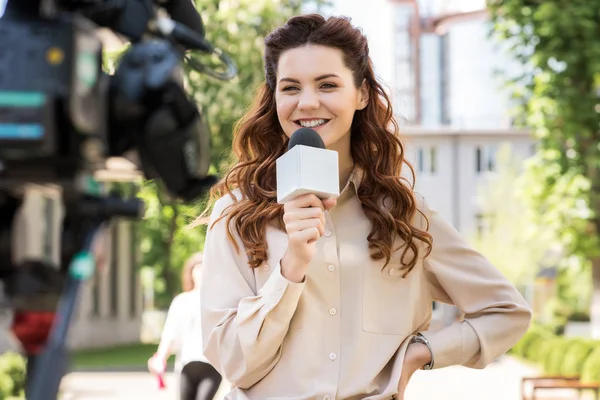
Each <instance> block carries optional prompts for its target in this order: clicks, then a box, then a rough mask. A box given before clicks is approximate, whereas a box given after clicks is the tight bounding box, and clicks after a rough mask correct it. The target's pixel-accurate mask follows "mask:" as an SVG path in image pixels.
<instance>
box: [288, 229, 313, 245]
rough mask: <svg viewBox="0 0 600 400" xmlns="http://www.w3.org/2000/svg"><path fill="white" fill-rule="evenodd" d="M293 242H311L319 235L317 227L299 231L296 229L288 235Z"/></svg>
mask: <svg viewBox="0 0 600 400" xmlns="http://www.w3.org/2000/svg"><path fill="white" fill-rule="evenodd" d="M288 236H289V238H290V241H291V242H293V243H298V244H301V243H313V242H315V241H317V240H319V238H320V237H321V234H320V233H319V230H318V229H317V228H308V229H304V230H301V231H296V232H293V233H291V234H289V235H288Z"/></svg>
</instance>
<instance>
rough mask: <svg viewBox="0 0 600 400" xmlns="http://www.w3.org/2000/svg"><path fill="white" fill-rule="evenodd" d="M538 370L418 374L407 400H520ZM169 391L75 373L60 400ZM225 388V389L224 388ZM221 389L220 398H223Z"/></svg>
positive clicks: (132, 377) (146, 382)
mask: <svg viewBox="0 0 600 400" xmlns="http://www.w3.org/2000/svg"><path fill="white" fill-rule="evenodd" d="M531 374H535V371H534V370H533V369H532V368H530V367H527V366H525V365H523V364H521V363H519V362H517V361H515V360H514V359H512V358H510V357H503V358H502V359H501V360H500V361H498V362H496V363H493V364H491V365H490V366H488V367H487V368H486V369H483V370H474V369H468V368H463V367H449V368H443V369H439V370H434V371H418V372H417V373H416V374H415V375H414V377H413V378H412V379H411V382H410V384H409V387H408V389H407V393H406V398H405V400H520V399H521V397H520V382H521V377H522V376H525V375H531ZM166 383H167V389H166V390H163V391H159V390H158V389H157V383H156V380H155V379H154V378H153V377H152V376H151V375H149V374H147V373H143V372H75V373H71V374H69V375H67V377H65V379H64V381H63V388H64V390H65V396H64V399H61V400H79V399H90V400H101V399H102V400H105V399H106V400H108V399H111V400H125V399H127V400H131V399H144V400H167V399H169V400H176V399H177V397H176V393H177V388H176V378H175V376H174V375H172V374H171V375H168V376H167V379H166ZM223 389H225V388H223ZM224 391H225V390H222V391H221V393H220V394H219V395H217V399H222V398H223V394H224ZM547 394H548V395H544V396H545V397H544V400H549V399H553V400H558V399H575V398H576V397H575V396H574V393H572V392H570V391H566V392H564V391H563V392H555V393H552V392H547Z"/></svg>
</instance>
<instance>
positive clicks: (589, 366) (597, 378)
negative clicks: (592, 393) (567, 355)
mask: <svg viewBox="0 0 600 400" xmlns="http://www.w3.org/2000/svg"><path fill="white" fill-rule="evenodd" d="M581 381H582V382H600V346H598V343H597V342H596V349H595V350H594V351H593V352H592V353H591V354H590V355H589V356H588V358H586V360H585V363H584V364H583V368H582V374H581Z"/></svg>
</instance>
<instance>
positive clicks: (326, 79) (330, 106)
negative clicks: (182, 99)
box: [201, 15, 531, 400]
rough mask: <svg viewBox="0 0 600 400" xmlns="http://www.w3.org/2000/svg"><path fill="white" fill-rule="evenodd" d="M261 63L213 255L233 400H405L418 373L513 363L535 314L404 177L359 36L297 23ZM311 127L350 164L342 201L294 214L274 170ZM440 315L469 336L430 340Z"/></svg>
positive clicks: (345, 29) (208, 265)
mask: <svg viewBox="0 0 600 400" xmlns="http://www.w3.org/2000/svg"><path fill="white" fill-rule="evenodd" d="M264 61H265V73H266V82H265V84H264V85H263V86H262V87H261V88H260V89H259V91H258V94H257V96H256V99H255V101H254V104H253V105H252V107H251V109H250V110H249V111H248V113H247V114H246V115H245V116H244V117H243V118H242V120H241V121H240V122H239V124H238V125H237V127H236V132H235V135H234V143H233V149H234V152H235V155H236V157H237V163H236V164H235V165H233V167H232V168H231V170H230V171H229V172H228V173H227V176H226V177H225V178H224V179H223V180H222V181H221V182H220V183H219V184H217V185H216V186H215V187H214V188H213V191H212V199H213V202H214V203H213V206H212V213H211V217H210V221H209V229H208V231H207V238H206V245H205V250H204V251H205V252H204V257H205V258H204V260H205V270H204V279H203V281H202V290H201V297H202V302H201V304H202V306H201V307H202V332H203V339H204V343H205V347H204V354H205V355H206V357H207V358H208V360H209V361H210V362H211V363H212V364H213V365H214V366H215V368H216V369H217V370H218V371H220V372H221V373H222V374H224V376H225V378H226V379H227V380H228V381H230V382H231V383H232V384H233V390H232V392H231V393H230V394H229V395H228V396H227V397H226V398H227V399H274V398H276V399H324V400H327V399H390V398H398V399H402V398H403V396H404V391H405V388H406V385H407V384H408V381H409V379H410V377H411V376H412V374H413V373H414V372H415V371H416V370H417V369H420V368H423V369H431V368H442V367H446V366H449V365H465V366H467V367H472V368H484V367H485V366H486V365H487V364H489V363H490V362H492V361H493V360H494V359H495V358H496V357H498V356H499V355H501V354H503V353H504V352H505V351H507V350H508V349H509V348H510V347H511V346H512V345H513V344H515V343H516V342H517V341H518V339H519V338H520V337H521V336H522V335H523V334H524V333H525V332H526V330H527V328H528V325H529V322H530V318H531V313H530V308H529V307H528V305H527V304H526V302H525V300H524V299H523V297H522V296H521V295H520V294H519V293H518V291H517V290H516V289H515V288H514V287H513V286H512V285H511V284H510V283H509V282H508V281H507V280H506V279H505V278H504V277H503V276H502V274H501V273H500V272H498V270H497V269H496V268H494V267H493V266H492V265H491V264H490V263H489V262H488V261H487V260H486V259H485V258H484V257H483V256H482V255H480V254H479V253H477V252H476V251H474V250H473V249H471V248H470V247H469V246H468V245H467V243H466V242H465V241H464V240H463V239H462V238H461V237H460V235H459V234H458V233H457V232H456V231H455V230H454V229H453V228H452V227H451V226H450V225H449V224H448V223H447V222H445V221H444V220H443V219H442V218H441V217H440V215H439V214H438V213H437V212H436V211H434V210H432V209H431V208H430V207H429V206H428V205H427V203H426V202H425V200H424V199H422V198H420V197H418V196H417V195H416V194H415V193H414V192H413V186H412V185H411V184H410V183H409V181H407V180H406V179H405V178H404V177H403V174H402V173H403V172H404V171H403V170H402V167H403V166H405V167H406V168H408V170H409V172H411V173H412V168H411V166H410V165H409V164H408V163H407V162H406V160H405V159H404V147H403V145H402V143H401V141H400V136H399V132H398V126H397V124H396V122H395V121H394V119H393V112H392V109H391V105H390V101H389V98H388V97H387V95H386V93H385V91H384V90H383V88H382V86H381V85H380V84H379V83H378V82H377V80H376V79H375V75H374V73H373V67H372V63H371V60H370V58H369V47H368V44H367V39H366V38H365V36H364V35H363V34H362V33H361V31H360V30H358V29H356V28H354V27H353V26H352V25H351V24H350V22H349V21H348V20H347V19H345V18H329V19H324V18H323V17H321V16H319V15H303V16H299V17H294V18H291V19H290V20H289V21H288V22H287V23H286V24H285V25H284V26H282V27H280V28H278V29H276V30H275V31H274V32H272V33H271V34H270V35H269V36H268V37H267V38H266V40H265V55H264ZM303 126H308V127H311V128H312V129H314V130H316V132H317V133H318V134H319V135H320V136H321V138H322V139H323V141H324V142H325V145H326V146H327V148H328V149H330V150H335V151H337V152H338V158H339V175H340V196H339V197H338V198H337V199H324V200H321V199H319V198H317V197H316V196H314V195H312V194H308V195H303V196H300V197H298V198H296V199H294V200H292V201H289V202H287V203H286V204H285V205H283V206H282V205H279V204H277V202H276V170H275V165H276V163H275V161H276V159H277V158H278V157H280V156H281V155H282V154H283V153H284V152H285V150H286V146H287V142H288V139H289V137H290V136H291V135H292V133H294V132H295V131H296V130H297V129H299V128H301V127H303ZM413 175H414V174H413ZM413 181H414V176H413ZM434 300H436V301H441V302H445V303H450V304H455V305H456V306H457V307H458V308H459V309H460V310H461V312H462V313H464V314H465V318H464V320H463V321H457V322H455V323H453V324H452V325H450V326H448V327H444V328H442V329H440V330H438V331H432V330H428V327H429V323H430V320H431V304H432V301H434Z"/></svg>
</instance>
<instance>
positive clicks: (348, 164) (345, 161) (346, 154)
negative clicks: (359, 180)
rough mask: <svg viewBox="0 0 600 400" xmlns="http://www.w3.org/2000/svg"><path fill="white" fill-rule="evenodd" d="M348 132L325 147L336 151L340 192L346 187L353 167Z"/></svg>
mask: <svg viewBox="0 0 600 400" xmlns="http://www.w3.org/2000/svg"><path fill="white" fill-rule="evenodd" d="M350 143H351V142H350V134H349V133H348V135H346V137H344V138H343V139H341V140H339V141H338V142H336V143H334V144H333V145H331V146H328V147H327V148H328V149H329V150H335V151H337V153H338V172H339V177H340V192H341V191H342V190H343V189H344V188H345V187H346V184H347V183H348V179H349V178H350V175H351V174H352V170H353V169H354V161H353V160H352V153H351V151H350Z"/></svg>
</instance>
